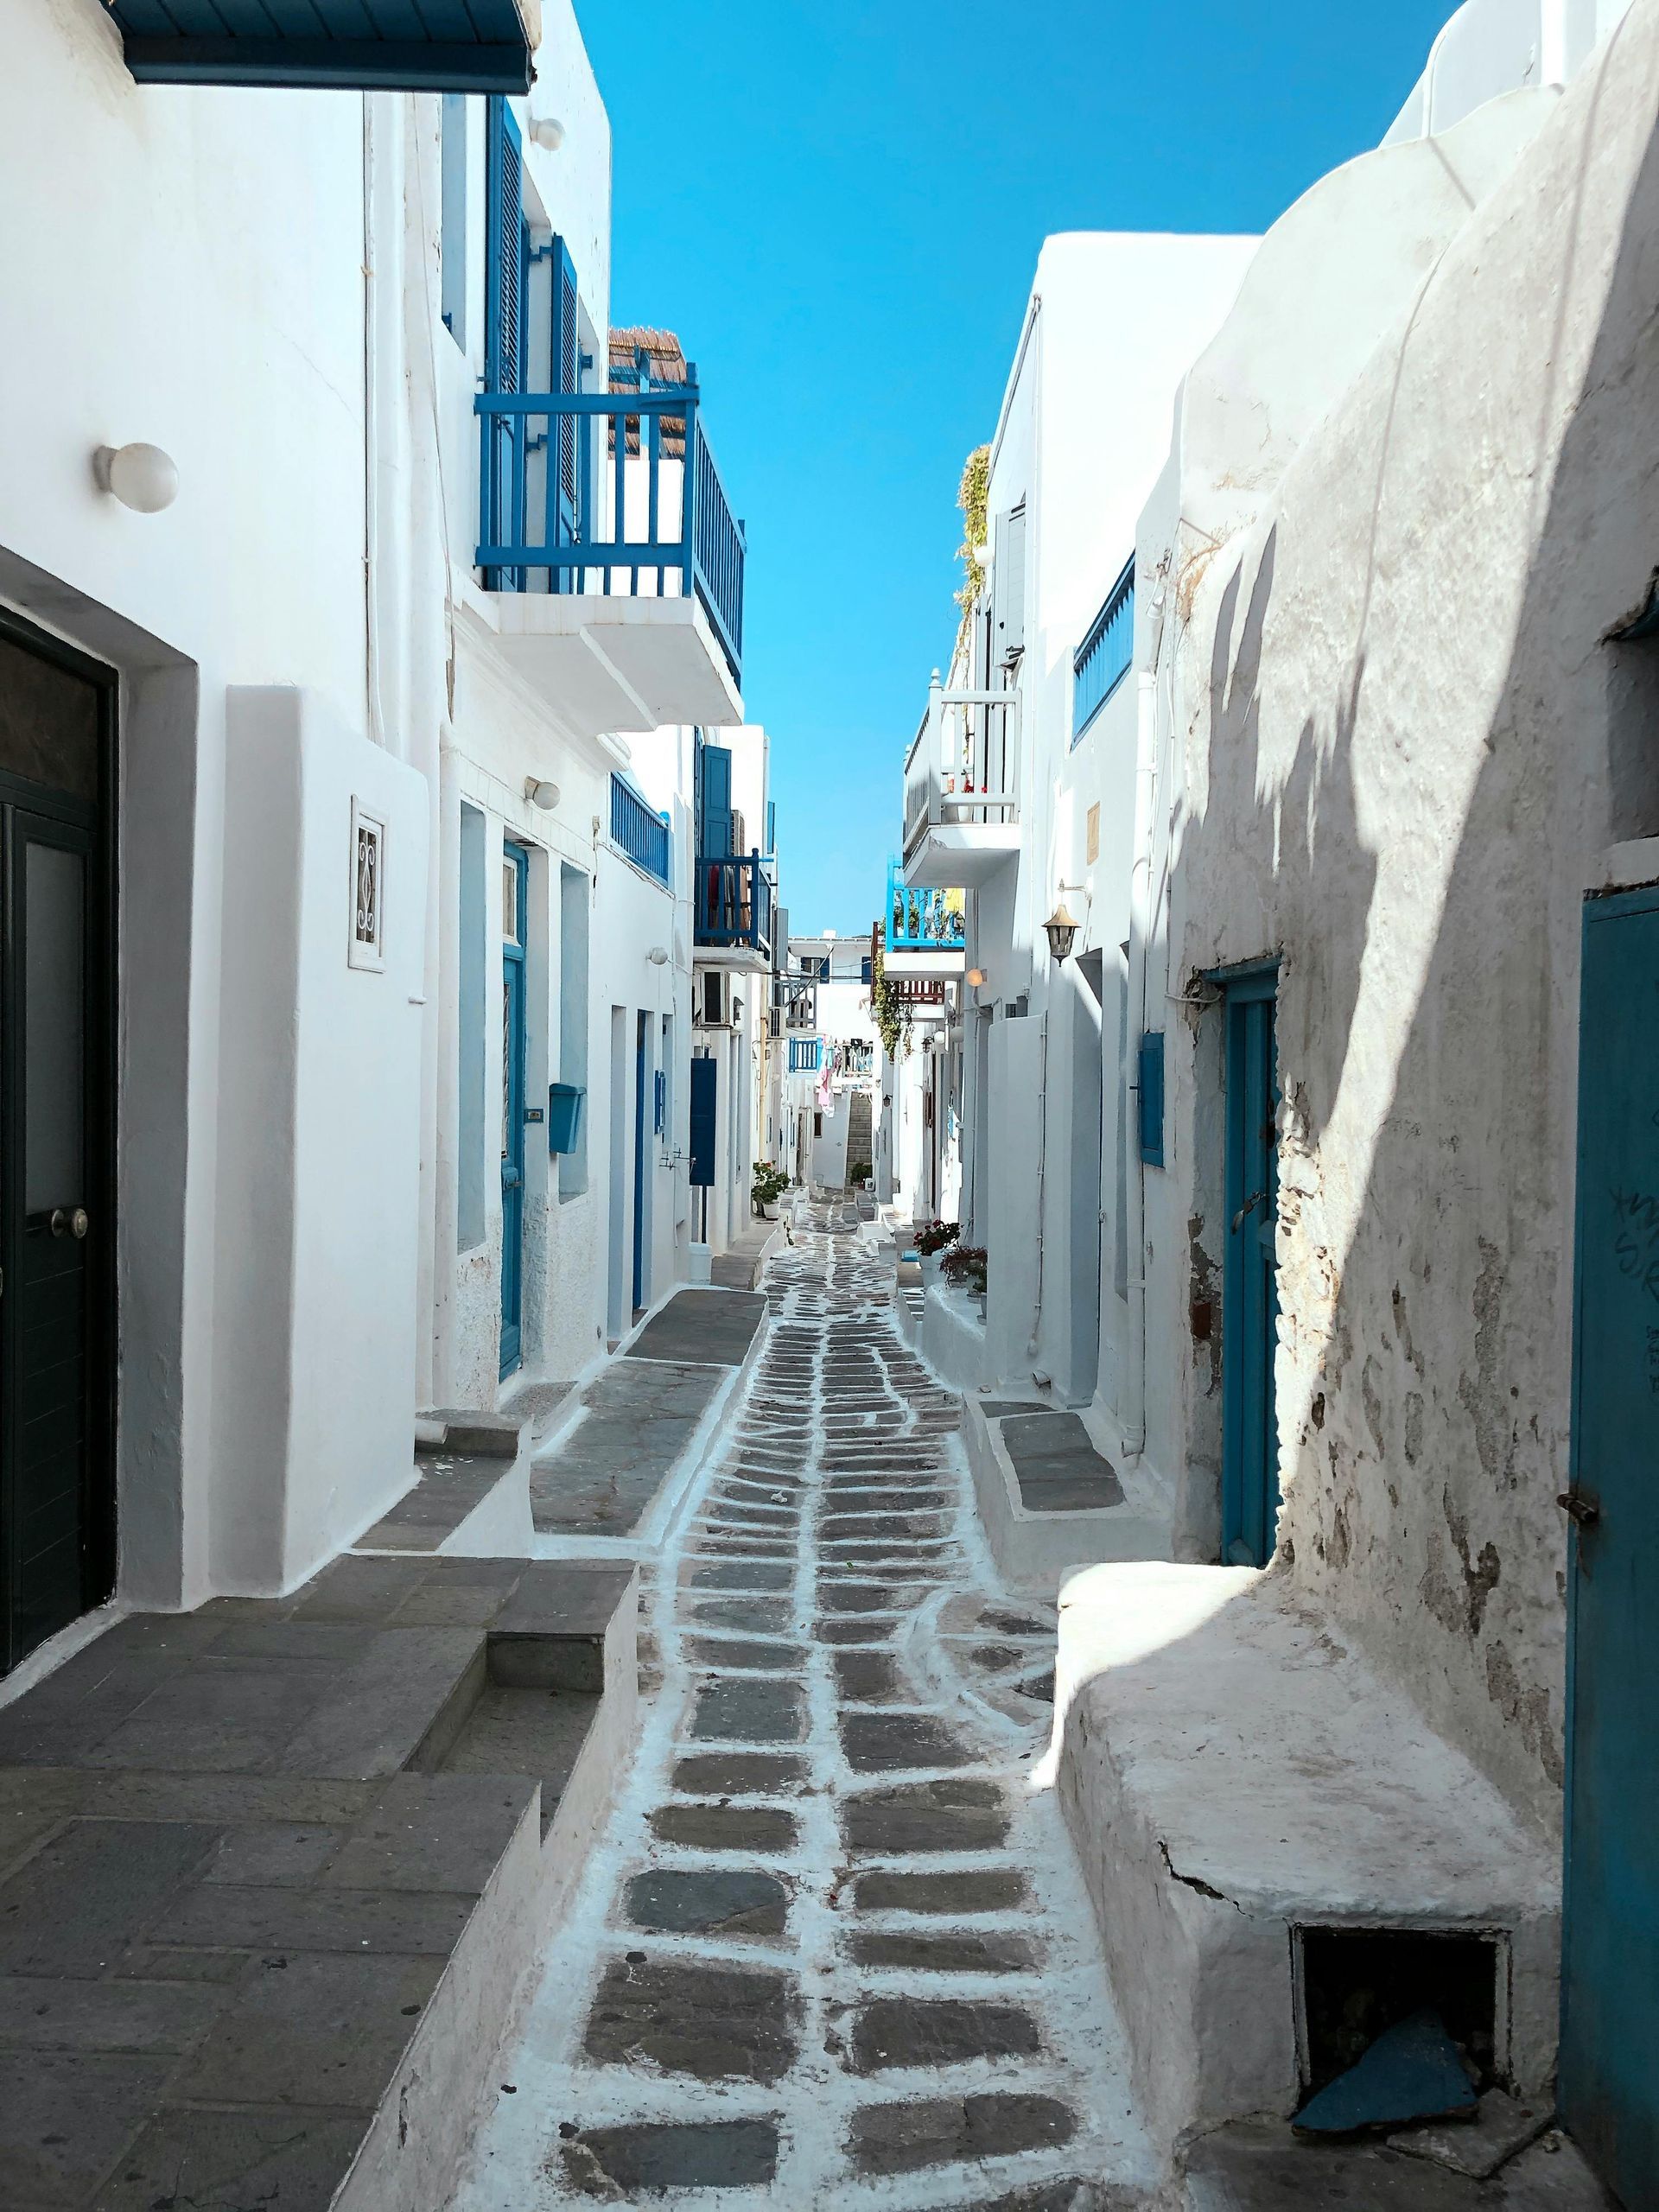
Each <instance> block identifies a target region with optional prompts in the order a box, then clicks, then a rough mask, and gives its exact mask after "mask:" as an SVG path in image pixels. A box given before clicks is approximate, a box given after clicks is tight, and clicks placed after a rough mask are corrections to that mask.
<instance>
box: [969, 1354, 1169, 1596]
mask: <svg viewBox="0 0 1659 2212" xmlns="http://www.w3.org/2000/svg"><path fill="white" fill-rule="evenodd" d="M963 1434H964V1436H965V1437H966V1440H967V1445H968V1464H969V1467H970V1468H971V1469H972V1470H973V1477H974V1496H975V1498H976V1501H977V1503H978V1506H979V1516H980V1520H981V1522H982V1525H983V1527H984V1530H985V1539H986V1541H987V1542H988V1544H989V1546H990V1548H991V1556H992V1558H993V1559H994V1560H995V1561H996V1564H997V1567H999V1569H1000V1570H1001V1573H1002V1574H1003V1576H1004V1577H1005V1578H1006V1580H1007V1581H1009V1582H1010V1583H1011V1584H1013V1585H1014V1587H1015V1588H1017V1589H1020V1590H1031V1591H1037V1592H1041V1593H1042V1595H1044V1596H1045V1597H1052V1595H1053V1593H1054V1592H1055V1590H1056V1589H1057V1588H1058V1586H1059V1580H1060V1577H1061V1576H1062V1574H1064V1573H1065V1572H1066V1570H1067V1569H1068V1568H1071V1567H1087V1566H1090V1565H1091V1564H1092V1563H1093V1562H1094V1561H1096V1560H1138V1559H1167V1558H1168V1557H1169V1555H1170V1516H1169V1511H1168V1508H1167V1506H1166V1504H1165V1503H1164V1501H1163V1500H1162V1498H1161V1497H1160V1496H1159V1494H1158V1492H1157V1491H1156V1490H1155V1489H1154V1486H1153V1484H1151V1482H1150V1481H1149V1480H1148V1479H1147V1478H1146V1477H1145V1476H1144V1475H1141V1474H1139V1473H1127V1474H1124V1475H1120V1474H1119V1472H1118V1471H1117V1469H1116V1467H1115V1466H1114V1465H1112V1463H1111V1461H1110V1460H1109V1459H1106V1458H1105V1457H1104V1456H1103V1454H1102V1453H1101V1452H1097V1451H1096V1448H1095V1444H1094V1440H1093V1439H1092V1438H1091V1437H1090V1433H1089V1432H1088V1430H1087V1429H1086V1428H1085V1427H1084V1424H1083V1422H1082V1421H1081V1420H1080V1419H1079V1417H1078V1416H1077V1414H1075V1413H1069V1412H1067V1411H1065V1409H1064V1408H1058V1407H1054V1406H1052V1405H1044V1404H1042V1403H1039V1402H1025V1401H1023V1400H1017V1399H1008V1398H999V1397H985V1396H980V1397H972V1396H970V1397H969V1399H968V1400H967V1409H966V1414H965V1416H964V1419H963Z"/></svg>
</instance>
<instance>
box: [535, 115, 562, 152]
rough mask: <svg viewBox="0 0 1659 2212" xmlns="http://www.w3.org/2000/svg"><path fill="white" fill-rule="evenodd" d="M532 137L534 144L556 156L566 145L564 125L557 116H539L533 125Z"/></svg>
mask: <svg viewBox="0 0 1659 2212" xmlns="http://www.w3.org/2000/svg"><path fill="white" fill-rule="evenodd" d="M530 136H531V143H533V144H535V145H537V146H544V147H545V148H546V149H547V150H548V152H549V153H550V154H556V153H557V152H558V150H559V149H560V147H561V146H563V143H564V125H563V124H562V123H561V122H560V121H559V119H558V118H557V116H556V115H538V116H537V117H535V118H533V120H532V121H531V126H530Z"/></svg>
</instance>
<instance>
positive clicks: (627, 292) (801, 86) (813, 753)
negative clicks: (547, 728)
mask: <svg viewBox="0 0 1659 2212" xmlns="http://www.w3.org/2000/svg"><path fill="white" fill-rule="evenodd" d="M578 6H579V8H580V9H581V12H582V34H583V36H584V37H585V39H586V40H587V42H588V51H589V54H591V56H592V59H593V62H594V69H595V71H596V72H597V73H598V77H599V82H600V86H601V91H602V92H603V94H604V97H605V100H606V105H607V107H608V108H609V111H610V116H611V127H612V132H613V142H614V149H615V200H614V211H613V276H612V305H611V312H612V318H613V321H616V322H618V323H624V322H636V321H637V322H654V323H658V324H666V325H668V326H670V327H671V328H673V329H675V330H677V331H678V333H679V334H680V336H681V338H682V340H683V342H684V345H685V348H686V352H687V353H688V354H689V355H690V357H691V358H692V359H694V360H695V361H696V364H697V369H698V373H699V376H700V378H701V379H702V390H703V396H704V402H705V409H706V414H705V419H706V421H707V423H708V424H709V434H710V436H711V438H712V440H713V442H714V446H715V453H716V454H717V455H718V457H719V461H720V465H721V472H722V474H724V476H725V479H726V484H727V489H728V492H729V493H730V494H731V497H732V500H733V503H734V506H735V507H736V509H737V512H739V513H740V514H741V515H742V517H743V518H744V519H745V521H746V522H747V526H748V543H749V559H748V576H747V613H746V617H745V626H746V632H747V634H746V639H745V654H744V683H743V690H744V698H745V702H746V704H747V709H748V711H749V714H750V715H751V716H752V718H753V719H754V720H756V721H764V722H765V723H766V726H767V728H768V729H769V730H770V731H771V732H772V741H773V743H772V775H773V789H774V791H775V793H776V796H777V800H778V815H779V829H778V842H779V851H780V853H781V854H782V856H783V862H784V890H785V899H786V901H787V904H788V906H789V911H790V924H791V928H792V929H796V930H812V931H817V930H821V929H824V928H827V927H834V928H836V929H838V930H840V931H842V933H843V934H845V933H849V932H851V931H857V930H862V929H867V928H868V926H869V925H870V923H871V921H872V920H873V919H874V917H875V915H876V914H877V913H878V912H880V905H881V899H882V895H883V884H884V870H885V867H886V856H887V851H888V849H889V847H890V846H891V843H892V841H893V837H894V836H895V834H896V831H897V829H898V816H899V772H900V764H901V762H902V760H903V756H904V751H905V747H906V744H907V742H908V741H909V739H910V737H911V736H912V734H913V733H914V730H915V727H916V723H917V721H918V717H919V715H920V714H921V711H922V708H923V706H924V704H925V690H926V685H927V677H928V671H929V670H930V669H931V667H932V665H933V664H934V663H935V662H936V661H943V660H944V658H945V656H946V653H947V652H948V649H949V646H950V638H951V635H952V632H953V628H954V611H953V608H952V606H951V596H950V595H951V593H952V591H953V590H954V589H955V587H956V582H957V570H956V567H955V562H954V555H955V551H956V547H957V543H958V538H959V530H958V517H957V512H956V505H955V499H956V489H957V478H958V475H959V474H960V472H961V467H962V462H963V456H964V455H965V454H967V452H968V451H969V448H971V447H972V446H974V445H976V444H977V443H978V442H980V441H981V440H982V439H983V438H986V437H988V435H990V432H991V430H992V429H993V428H994V427H995V418H996V410H997V406H998V404H999V402H1000V400H1001V393H1002V386H1003V382H1004V379H1005V378H1006V376H1007V367H1008V361H1009V357H1010V354H1011V352H1012V349H1013V346H1014V340H1015V337H1016V336H1017V334H1018V326H1019V319H1020V310H1021V308H1022V306H1023V304H1024V301H1025V296H1026V293H1027V287H1028V285H1029V283H1030V280H1031V275H1032V270H1033V266H1034V264H1035V262H1036V257H1037V251H1038V247H1039V244H1040V242H1041V240H1042V239H1043V238H1044V237H1045V236H1046V234H1047V233H1048V232H1052V231H1065V230H1164V231H1256V230H1261V229H1263V228H1265V227H1266V226H1267V225H1268V223H1270V222H1271V221H1272V220H1273V219H1274V217H1275V216H1276V215H1277V214H1279V213H1281V211H1282V210H1283V209H1284V208H1285V207H1287V206H1288V205H1289V203H1290V202H1291V201H1292V200H1294V198H1295V197H1296V195H1297V194H1299V193H1300V192H1301V191H1303V190H1304V189H1305V188H1306V186H1307V185H1308V184H1310V183H1311V182H1312V181H1313V179H1314V178H1315V177H1317V176H1319V175H1322V174H1323V173H1324V172H1325V170H1326V169H1328V168H1332V167H1334V166H1335V164H1336V163H1337V162H1341V161H1344V160H1345V159H1347V158H1348V156H1351V155H1352V154H1354V153H1357V152H1358V151H1360V150H1361V149H1363V148H1364V147H1367V146H1370V145H1375V144H1376V141H1377V140H1378V138H1379V137H1381V136H1382V134H1383V130H1385V129H1386V128H1387V127H1388V124H1389V121H1390V119H1391V118H1393V116H1394V114H1395V111H1397V109H1398V108H1399V105H1400V104H1401V102H1402V99H1404V98H1405V95H1406V93H1407V92H1408V90H1409V89H1410V87H1411V86H1412V84H1413V82H1414V80H1415V79H1416V77H1417V75H1418V73H1419V72H1420V71H1421V67H1422V65H1423V61H1424V60H1425V58H1426V56H1427V52H1428V48H1429V44H1430V41H1431V40H1432V39H1433V35H1434V33H1435V31H1436V30H1437V29H1439V28H1440V22H1441V21H1442V20H1443V18H1444V16H1446V15H1447V14H1449V13H1450V12H1451V9H1452V0H1385V4H1384V5H1383V6H1381V7H1376V8H1369V9H1359V10H1355V9H1348V8H1340V7H1333V6H1332V0H1266V4H1265V5H1258V6H1255V7H1253V8H1252V7H1242V6H1240V5H1239V4H1238V0H1188V4H1187V5H1186V6H1185V7H1184V8H1182V9H1180V10H1177V11H1175V12H1173V13H1172V12H1171V11H1169V10H1161V9H1152V8H1147V7H1146V6H1145V5H1144V4H1143V5H1142V6H1141V7H1140V8H1137V9H1135V10H1128V9H1121V8H1106V7H1101V6H1098V5H1096V6H1092V7H1088V6H1083V5H1078V4H1074V0H1037V4H1036V5H1034V6H1033V5H1029V4H1028V5H1027V6H1026V7H1023V8H1010V7H1009V6H1008V5H1007V0H955V4H953V5H950V6H941V5H937V4H935V0H885V4H879V5H878V4H869V3H868V0H842V5H841V6H839V7H836V8H833V9H829V8H823V7H822V6H806V5H803V4H799V0H707V4H704V5H702V6H691V7H686V6H683V5H682V6H679V7H676V8H669V7H666V6H664V5H662V4H661V0H628V4H626V5H622V6H619V5H616V4H614V3H613V0H603V4H601V0H588V4H585V5H584V4H583V0H578Z"/></svg>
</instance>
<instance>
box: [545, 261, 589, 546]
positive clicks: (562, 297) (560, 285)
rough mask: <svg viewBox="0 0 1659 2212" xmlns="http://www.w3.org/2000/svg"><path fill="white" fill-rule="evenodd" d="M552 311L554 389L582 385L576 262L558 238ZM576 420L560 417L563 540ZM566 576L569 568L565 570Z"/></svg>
mask: <svg viewBox="0 0 1659 2212" xmlns="http://www.w3.org/2000/svg"><path fill="white" fill-rule="evenodd" d="M550 293H551V304H552V315H553V328H552V334H551V341H550V345H549V346H548V353H547V358H548V364H549V367H550V372H551V375H552V378H553V389H554V391H569V392H575V391H581V389H582V328H581V322H580V319H579V316H578V314H577V297H578V296H577V289H576V264H575V262H574V261H572V260H571V258H570V252H569V247H568V246H567V245H565V242H564V240H563V238H555V239H554V241H553V282H552V284H551V286H550ZM576 438H577V421H576V417H575V416H574V415H562V416H560V417H559V454H558V463H559V531H560V536H561V537H562V539H563V542H564V543H566V544H573V543H575V537H576V517H577V512H578V504H579V503H578V497H577V488H576ZM565 580H566V581H567V582H568V581H569V571H568V570H567V571H566V572H565Z"/></svg>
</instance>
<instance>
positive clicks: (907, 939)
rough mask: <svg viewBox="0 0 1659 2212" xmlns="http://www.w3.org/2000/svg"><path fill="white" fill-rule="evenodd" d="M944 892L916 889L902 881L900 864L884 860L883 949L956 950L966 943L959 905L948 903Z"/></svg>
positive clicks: (965, 924)
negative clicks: (884, 933)
mask: <svg viewBox="0 0 1659 2212" xmlns="http://www.w3.org/2000/svg"><path fill="white" fill-rule="evenodd" d="M949 898H950V893H947V892H944V891H917V890H913V889H912V887H911V886H910V885H909V884H907V883H906V881H905V879H904V876H903V874H902V873H901V871H900V863H899V861H896V860H890V861H888V862H887V950H888V951H889V952H960V951H961V950H962V949H963V945H964V944H966V942H967V920H966V917H965V916H964V915H963V911H962V908H961V906H960V905H959V904H958V905H957V906H950V904H949V903H948V900H949Z"/></svg>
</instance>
